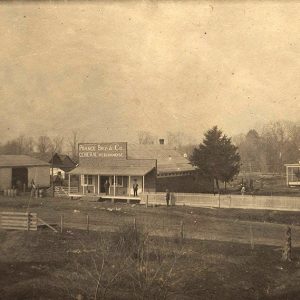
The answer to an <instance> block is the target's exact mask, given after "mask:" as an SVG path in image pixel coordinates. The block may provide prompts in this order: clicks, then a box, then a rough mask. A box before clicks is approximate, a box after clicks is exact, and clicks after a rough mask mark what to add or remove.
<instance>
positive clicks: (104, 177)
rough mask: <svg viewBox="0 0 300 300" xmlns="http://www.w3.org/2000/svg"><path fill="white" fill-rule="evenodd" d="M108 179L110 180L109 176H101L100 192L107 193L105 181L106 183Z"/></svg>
mask: <svg viewBox="0 0 300 300" xmlns="http://www.w3.org/2000/svg"><path fill="white" fill-rule="evenodd" d="M106 180H107V181H108V182H109V177H108V176H101V177H100V193H105V188H104V183H105V181H106Z"/></svg>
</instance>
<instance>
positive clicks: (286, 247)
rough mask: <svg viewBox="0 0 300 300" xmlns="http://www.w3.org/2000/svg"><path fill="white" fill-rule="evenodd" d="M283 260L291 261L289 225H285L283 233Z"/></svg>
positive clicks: (290, 231) (290, 232)
mask: <svg viewBox="0 0 300 300" xmlns="http://www.w3.org/2000/svg"><path fill="white" fill-rule="evenodd" d="M282 260H283V261H292V229H291V227H290V226H288V227H287V230H286V233H285V245H284V248H283V253H282Z"/></svg>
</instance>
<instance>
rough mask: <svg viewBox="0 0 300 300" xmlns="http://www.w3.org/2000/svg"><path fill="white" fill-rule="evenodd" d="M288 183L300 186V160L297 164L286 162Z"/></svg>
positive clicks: (288, 184)
mask: <svg viewBox="0 0 300 300" xmlns="http://www.w3.org/2000/svg"><path fill="white" fill-rule="evenodd" d="M285 168H286V185H287V186H300V162H299V163H297V164H286V165H285Z"/></svg>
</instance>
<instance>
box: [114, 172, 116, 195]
mask: <svg viewBox="0 0 300 300" xmlns="http://www.w3.org/2000/svg"><path fill="white" fill-rule="evenodd" d="M115 196H116V175H114V197H115Z"/></svg>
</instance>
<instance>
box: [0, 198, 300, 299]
mask: <svg viewBox="0 0 300 300" xmlns="http://www.w3.org/2000/svg"><path fill="white" fill-rule="evenodd" d="M27 208H28V209H29V210H30V211H31V212H37V213H38V216H39V217H40V218H42V219H43V220H45V221H47V222H49V223H51V224H57V225H59V223H60V217H61V215H63V216H64V230H63V233H60V232H59V233H55V232H53V231H51V230H50V229H47V228H40V229H39V230H38V231H37V232H19V231H18V232H17V231H4V230H0V249H1V250H0V271H1V272H0V299H42V300H44V299H76V298H77V299H79V298H80V296H79V295H81V297H82V299H298V298H299V296H298V294H299V292H300V288H299V284H300V230H299V224H300V218H299V213H296V212H279V211H257V210H237V209H227V210H226V209H210V208H190V207H169V208H167V207H164V206H160V207H151V208H145V207H144V206H141V205H127V204H118V203H117V204H114V205H112V204H110V203H97V202H88V201H83V200H67V199H51V198H42V199H29V198H27V197H17V198H5V197H0V210H1V211H26V210H27ZM87 214H88V215H89V221H90V224H89V229H90V230H89V232H87V230H86V229H87V225H86V216H87ZM134 219H135V222H136V230H134V226H133V224H134ZM181 222H183V234H184V239H183V240H182V239H181V229H182V227H181ZM287 225H292V244H293V251H292V255H293V261H292V262H289V263H287V262H282V261H281V254H282V246H283V244H284V236H285V230H286V226H287ZM57 229H58V230H59V227H58V226H57ZM78 297H79V298H78Z"/></svg>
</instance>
